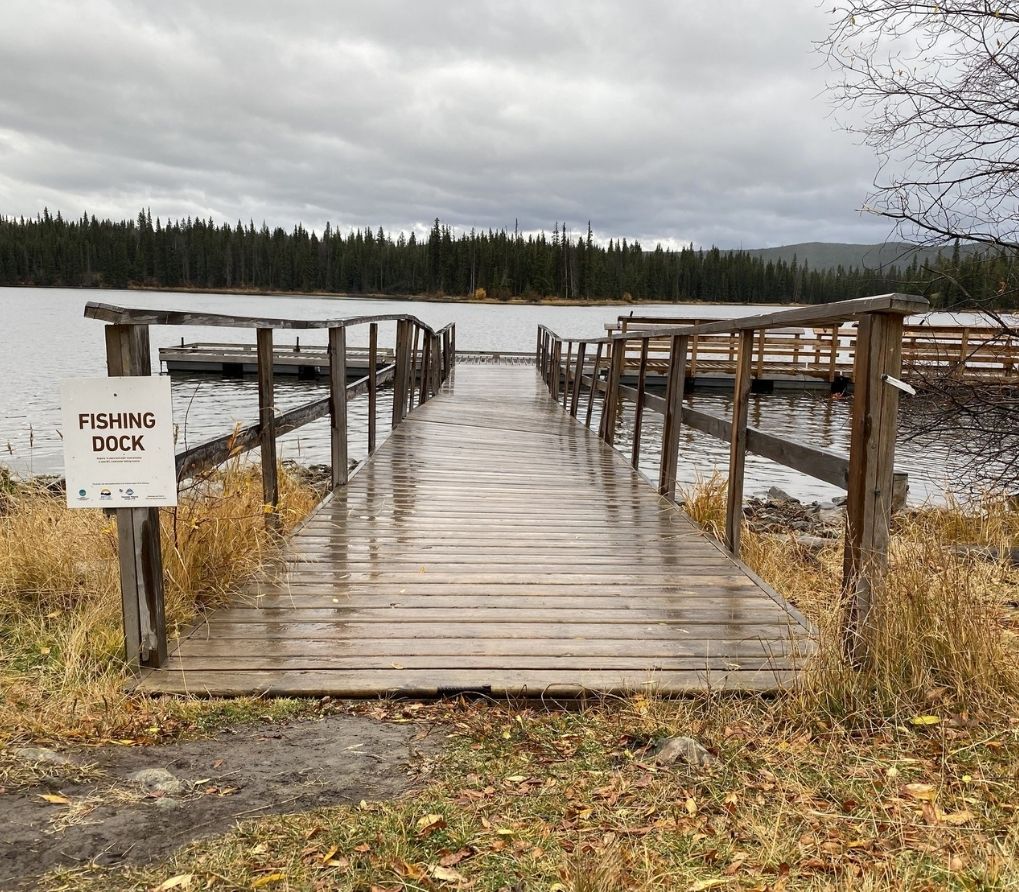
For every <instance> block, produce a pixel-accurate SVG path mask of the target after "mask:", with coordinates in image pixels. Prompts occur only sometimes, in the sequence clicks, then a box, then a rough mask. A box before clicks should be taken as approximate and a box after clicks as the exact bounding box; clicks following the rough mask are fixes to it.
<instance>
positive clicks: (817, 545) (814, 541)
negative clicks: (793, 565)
mask: <svg viewBox="0 0 1019 892" xmlns="http://www.w3.org/2000/svg"><path fill="white" fill-rule="evenodd" d="M793 541H795V542H796V544H797V545H798V546H799V547H800V548H803V549H805V550H807V551H820V550H821V549H822V548H827V547H828V546H829V545H831V544H832V542H834V541H835V540H834V539H823V538H822V537H821V536H806V535H801V536H797V537H796V538H795V539H794V540H793Z"/></svg>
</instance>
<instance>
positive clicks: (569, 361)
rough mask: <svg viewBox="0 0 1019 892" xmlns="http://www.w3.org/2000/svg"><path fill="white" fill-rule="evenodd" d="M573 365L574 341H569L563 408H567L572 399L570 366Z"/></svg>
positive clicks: (564, 376) (564, 377) (565, 367)
mask: <svg viewBox="0 0 1019 892" xmlns="http://www.w3.org/2000/svg"><path fill="white" fill-rule="evenodd" d="M571 365H573V341H569V342H568V343H567V345H566V365H565V366H564V367H563V408H564V409H565V408H566V406H567V401H568V400H569V398H570V392H571V389H572V388H571V387H570V366H571Z"/></svg>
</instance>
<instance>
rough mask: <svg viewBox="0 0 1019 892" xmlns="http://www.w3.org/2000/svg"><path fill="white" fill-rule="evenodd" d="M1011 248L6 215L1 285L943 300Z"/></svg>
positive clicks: (989, 275) (1011, 272)
mask: <svg viewBox="0 0 1019 892" xmlns="http://www.w3.org/2000/svg"><path fill="white" fill-rule="evenodd" d="M1016 276H1017V273H1016V271H1015V257H1014V255H1008V254H1004V253H990V252H989V253H984V254H981V253H979V252H973V251H965V252H963V253H962V255H961V256H960V251H959V246H958V244H956V245H955V249H954V251H951V250H949V251H946V253H945V254H944V255H942V257H941V259H940V260H939V261H938V262H937V263H936V264H935V265H934V266H929V265H920V264H919V263H918V262H917V261H916V260H915V259H914V260H913V261H912V262H911V263H910V264H909V265H908V266H904V267H903V268H897V267H885V268H883V269H882V270H880V271H878V270H871V269H863V268H856V267H850V268H843V267H841V266H838V267H835V268H833V269H812V268H810V267H809V266H808V265H807V264H806V263H803V264H800V263H798V262H797V261H796V259H795V258H793V259H792V260H791V261H788V262H787V261H784V260H772V259H767V260H765V259H762V258H759V257H756V256H752V255H751V254H749V253H746V252H743V251H723V250H719V249H717V248H711V249H706V250H705V249H695V248H693V247H687V248H683V249H681V250H667V249H663V248H662V247H660V246H658V247H655V248H654V249H653V250H647V249H645V247H644V246H643V245H641V244H640V243H639V242H637V241H627V240H626V239H621V240H611V241H609V242H608V243H607V244H603V243H601V242H599V241H597V240H596V239H595V238H594V236H593V233H592V230H591V227H590V224H589V225H588V226H587V228H586V231H585V232H583V233H582V234H580V235H576V234H574V233H571V232H569V231H568V230H567V228H566V226H565V225H560V224H558V223H557V224H556V225H555V226H554V228H553V230H552V234H551V235H547V234H545V233H540V234H533V233H529V234H523V233H521V232H520V231H518V230H517V229H514V230H513V231H507V230H505V229H502V230H487V231H475V230H471V231H470V232H455V231H454V230H453V229H452V228H451V227H449V226H446V225H443V224H442V223H441V222H440V221H439V220H436V221H435V223H434V225H433V226H432V228H431V230H430V232H429V234H428V237H427V238H422V239H420V240H419V239H418V238H417V237H416V236H415V235H414V234H413V233H411V234H410V235H409V236H406V235H404V234H403V233H400V234H398V235H396V236H395V238H394V235H393V234H392V233H386V232H384V231H383V230H382V229H381V228H379V229H378V230H377V231H375V232H373V231H372V230H371V229H363V230H351V231H347V232H341V231H339V230H338V229H335V228H333V227H332V226H330V225H327V226H326V227H325V230H324V231H323V232H321V233H317V232H314V231H309V230H308V229H306V228H305V227H303V226H301V225H298V226H296V227H294V228H293V229H292V230H290V231H287V230H285V229H282V228H278V227H277V228H274V229H270V228H269V227H268V226H266V225H264V224H263V225H262V226H261V227H256V226H255V225H254V223H249V224H248V225H247V226H245V225H244V224H242V223H241V222H238V223H237V224H236V225H235V226H231V225H229V224H217V223H215V222H214V221H212V220H202V219H197V218H196V219H191V218H188V219H185V220H166V221H161V220H160V219H159V218H156V220H155V222H153V219H152V216H151V213H150V212H148V211H142V212H140V213H139V214H138V216H137V218H136V219H133V220H125V221H113V220H100V219H97V218H96V217H95V216H88V215H84V216H82V217H81V218H78V219H65V218H64V217H62V216H61V214H60V213H59V212H58V213H57V214H56V215H52V214H51V213H50V212H49V211H48V210H46V211H43V213H41V214H39V215H38V216H36V217H34V218H24V217H20V218H14V217H4V216H0V285H22V286H25V285H28V286H62V287H84V288H126V287H139V288H184V289H198V290H202V289H209V290H238V291H267V292H273V291H280V292H309V293H310V292H325V293H342V294H389V295H432V296H440V295H451V296H452V295H455V296H476V297H481V296H487V297H489V298H495V299H500V300H508V299H510V298H512V297H522V298H526V299H540V298H549V297H555V298H560V299H568V300H599V299H601V300H604V299H613V300H618V299H623V300H631V299H632V300H635V301H636V300H639V301H659V300H660V301H672V302H675V301H691V300H692V301H718V302H730V303H790V302H792V303H826V302H829V301H835V300H846V299H849V298H855V297H864V296H868V295H874V294H884V293H888V292H891V291H906V292H910V293H914V294H924V295H925V296H927V297H928V298H929V299H930V300H931V302H932V305H933V306H935V307H958V306H966V305H973V304H976V303H979V304H981V305H983V306H997V307H1005V306H1009V305H1012V304H1014V285H1015V279H1016Z"/></svg>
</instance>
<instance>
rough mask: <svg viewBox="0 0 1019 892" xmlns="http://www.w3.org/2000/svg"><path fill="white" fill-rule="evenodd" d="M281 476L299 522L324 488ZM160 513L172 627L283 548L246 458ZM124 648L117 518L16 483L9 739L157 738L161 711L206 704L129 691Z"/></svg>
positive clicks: (1, 560)
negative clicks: (158, 699) (270, 528)
mask: <svg viewBox="0 0 1019 892" xmlns="http://www.w3.org/2000/svg"><path fill="white" fill-rule="evenodd" d="M280 479H281V512H282V516H283V522H284V526H285V527H286V528H289V527H291V526H292V525H293V524H295V523H296V522H297V521H299V520H300V519H301V518H302V517H304V516H305V515H306V514H307V512H308V511H309V510H310V508H311V507H312V505H313V503H314V498H315V497H314V494H313V493H312V492H311V491H310V490H309V489H308V488H306V487H304V486H302V485H300V484H298V483H297V482H296V481H295V480H294V479H292V478H290V477H288V476H287V475H286V474H285V473H284V474H282V475H281V478H280ZM161 521H162V539H163V558H164V565H165V569H166V611H167V626H168V630H169V631H170V634H174V633H175V632H176V631H177V630H179V629H180V628H181V627H182V626H184V625H186V624H187V623H188V622H189V621H190V620H191V619H192V618H193V617H194V616H195V614H196V613H197V612H198V611H200V610H202V609H204V608H207V607H212V606H215V605H217V604H219V603H222V602H223V600H224V599H225V598H227V597H228V596H229V595H230V594H231V593H232V592H233V591H236V589H237V587H238V585H239V584H240V583H241V582H242V581H243V580H244V579H245V578H246V577H248V576H250V574H252V573H254V572H255V571H256V570H257V569H258V567H259V566H260V565H261V564H262V562H263V561H264V559H265V558H267V557H268V556H269V555H270V554H271V553H273V552H274V551H275V550H276V549H277V548H278V545H279V540H278V538H276V537H274V536H273V535H271V534H269V533H268V532H267V531H266V529H265V525H264V520H263V511H262V498H261V482H260V477H259V475H258V471H257V469H256V468H252V467H251V466H247V465H242V464H240V463H238V462H235V463H233V464H231V465H229V466H226V467H225V468H223V469H222V470H221V471H220V472H219V473H217V474H216V475H214V476H213V477H211V478H210V479H208V480H205V481H204V482H202V483H200V484H199V485H197V486H196V487H195V488H193V489H190V490H188V491H186V492H185V493H183V494H182V496H181V504H180V506H179V507H178V508H177V509H176V510H164V511H163V512H161ZM122 646H123V645H122V626H121V609H120V591H119V581H118V570H117V532H116V523H115V521H113V520H112V519H108V518H107V517H105V516H104V515H103V513H102V512H100V511H80V510H78V511H71V510H68V509H67V508H66V507H65V506H64V503H63V501H62V500H61V499H58V498H55V497H54V496H53V495H51V494H50V493H48V492H46V491H44V490H40V489H33V488H31V487H21V488H19V489H17V490H16V491H15V492H14V494H13V495H12V496H11V497H9V500H8V504H7V505H6V509H5V511H4V513H0V684H2V688H3V700H2V702H0V741H2V740H10V739H12V738H34V739H50V740H52V739H58V738H62V737H63V738H66V737H81V738H84V739H96V738H99V739H105V738H110V737H124V736H126V737H133V736H135V735H137V734H145V733H148V734H149V735H150V736H159V732H161V731H163V730H166V729H164V728H162V726H161V720H160V713H162V714H163V719H164V720H165V721H166V722H170V723H173V722H175V721H178V720H180V721H186V720H187V716H188V715H191V716H192V717H195V716H197V713H199V712H202V711H206V712H207V711H208V710H207V709H205V710H203V708H202V707H198V706H196V705H194V704H185V703H180V704H178V707H173V706H170V705H169V704H170V703H171V702H172V701H167V704H164V705H163V706H161V707H159V708H157V707H156V706H155V704H153V703H152V702H151V701H148V700H145V699H144V698H131V699H129V698H127V697H126V696H125V695H124V694H123V693H122V692H121V690H120V688H121V686H122V684H123V681H124V671H125V667H124V665H123V659H122ZM218 708H221V709H223V710H224V711H226V712H228V713H234V712H237V711H238V707H237V706H236V705H233V706H229V707H218ZM153 728H155V731H153V730H152V729H153Z"/></svg>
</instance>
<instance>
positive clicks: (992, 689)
mask: <svg viewBox="0 0 1019 892" xmlns="http://www.w3.org/2000/svg"><path fill="white" fill-rule="evenodd" d="M725 494H726V486H725V481H724V479H723V478H720V477H718V476H715V477H712V478H711V479H709V480H706V481H703V482H701V483H700V484H698V485H697V486H695V487H694V488H693V489H692V490H691V491H690V492H688V493H685V507H686V510H687V511H688V512H689V513H690V515H691V517H693V519H694V520H695V521H696V522H697V523H699V524H701V525H702V526H703V527H704V528H705V529H707V530H708V531H709V532H711V533H712V534H713V535H715V536H716V537H721V531H722V530H723V528H724V522H725ZM893 527H894V528H893V535H892V540H891V545H890V551H889V571H888V576H887V580H886V587H885V589H884V591H883V593H882V594H881V595H880V597H878V598H877V599H876V600H875V602H874V606H873V613H872V622H871V624H870V632H869V636H868V645H869V652H870V654H871V659H870V662H869V663H868V665H866V666H865V667H864V669H863V670H862V671H857V670H855V669H853V668H851V667H850V666H849V665H848V664H847V662H846V660H845V658H844V656H843V649H842V640H841V637H840V633H841V619H842V611H843V606H844V605H843V600H842V595H841V582H842V560H843V548H844V540H843V539H841V538H839V539H833V540H831V545H830V546H828V547H825V548H822V549H821V550H820V551H815V550H808V549H805V548H803V547H801V546H800V545H798V544H797V542H796V539H795V537H794V536H793V535H789V536H787V537H781V536H775V535H773V534H762V533H757V532H754V531H753V530H752V529H750V528H749V527H748V526H746V525H744V528H743V532H742V535H741V543H742V555H741V556H742V558H743V560H744V561H745V562H746V563H747V565H748V566H750V567H751V568H752V569H753V570H754V571H755V572H756V573H758V574H759V575H760V576H761V577H762V578H763V579H765V580H766V581H767V582H768V583H770V584H771V585H772V586H773V587H774V588H775V589H776V590H777V591H779V592H780V593H781V594H782V595H784V596H785V597H787V598H788V599H789V600H790V601H791V602H792V603H794V604H795V605H796V606H797V607H798V608H799V609H800V610H801V611H802V612H803V613H804V615H805V616H807V618H808V619H810V620H811V621H812V622H813V623H814V624H815V625H816V626H817V629H818V644H819V647H818V652H817V654H816V656H815V657H814V658H813V659H812V661H811V666H810V669H809V670H808V671H807V672H806V673H805V676H804V679H803V683H802V685H801V687H800V689H799V692H798V693H799V696H798V698H797V699H796V702H795V706H794V707H793V708H792V709H791V710H790V711H791V712H793V713H806V714H816V713H818V712H820V714H822V715H828V716H830V717H831V718H833V719H835V720H838V721H845V720H849V719H852V718H853V717H856V718H858V719H867V718H872V717H874V716H875V715H877V716H881V717H890V716H895V715H900V714H904V713H915V712H917V711H923V710H930V709H935V708H937V707H944V708H946V709H955V710H965V711H969V712H972V711H974V710H980V709H991V710H999V709H1008V708H1010V707H1011V706H1013V705H1014V704H1015V703H1016V700H1017V698H1019V661H1017V656H1019V651H1017V643H1019V642H1017V638H1016V635H1015V634H1014V632H1013V630H1012V622H1013V619H1014V617H1015V613H1014V611H1013V610H1012V609H1011V608H1010V606H1009V605H1011V604H1014V603H1016V602H1017V601H1019V571H1017V570H1016V568H1015V567H1013V566H1012V565H1011V564H1010V563H1009V562H1008V560H1007V559H1006V558H1005V557H1004V556H1003V557H1002V558H1001V559H998V560H988V559H986V557H980V556H978V555H975V554H972V553H964V552H958V551H957V550H955V549H953V548H952V547H951V546H952V545H953V544H954V543H959V542H964V543H968V544H972V545H978V546H987V547H992V548H997V549H999V551H998V554H1001V555H1004V554H1005V553H1007V552H1008V550H1009V549H1010V548H1014V547H1015V546H1016V545H1019V511H1017V510H1015V508H1014V507H1013V506H1012V505H1011V504H1010V503H1009V501H1008V500H1007V499H1005V498H1001V497H993V496H988V497H986V498H985V499H983V500H982V501H980V502H978V503H972V504H966V505H963V504H960V503H958V502H955V501H950V502H949V503H948V504H946V505H944V506H924V507H920V508H915V509H910V510H909V511H906V512H903V513H901V514H900V515H898V516H897V517H896V518H895V521H894V525H893Z"/></svg>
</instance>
